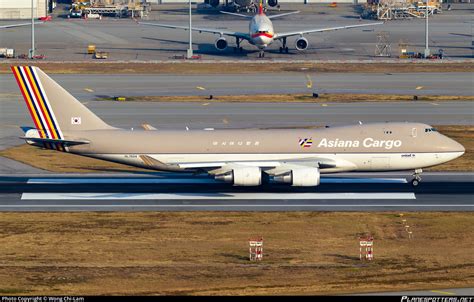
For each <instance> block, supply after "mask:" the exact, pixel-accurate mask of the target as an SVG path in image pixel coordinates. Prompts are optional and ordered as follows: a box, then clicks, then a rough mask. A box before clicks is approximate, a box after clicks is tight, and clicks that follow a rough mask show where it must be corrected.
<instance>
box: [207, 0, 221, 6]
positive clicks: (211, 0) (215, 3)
mask: <svg viewBox="0 0 474 302" xmlns="http://www.w3.org/2000/svg"><path fill="white" fill-rule="evenodd" d="M209 4H210V5H211V6H212V7H217V6H218V5H219V0H209Z"/></svg>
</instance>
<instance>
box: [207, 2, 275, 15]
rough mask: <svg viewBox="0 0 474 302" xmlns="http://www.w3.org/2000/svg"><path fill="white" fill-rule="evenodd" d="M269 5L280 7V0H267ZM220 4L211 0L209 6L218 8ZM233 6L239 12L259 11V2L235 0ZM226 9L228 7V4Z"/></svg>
mask: <svg viewBox="0 0 474 302" xmlns="http://www.w3.org/2000/svg"><path fill="white" fill-rule="evenodd" d="M266 3H267V5H269V6H271V7H275V6H277V5H278V0H267V1H266ZM219 4H220V0H209V5H211V6H212V7H217V6H219ZM232 5H233V6H234V7H235V8H236V10H237V12H239V11H242V10H247V12H250V11H253V12H256V11H257V7H258V5H259V4H258V1H257V0H233V1H232ZM226 7H228V5H227V2H226Z"/></svg>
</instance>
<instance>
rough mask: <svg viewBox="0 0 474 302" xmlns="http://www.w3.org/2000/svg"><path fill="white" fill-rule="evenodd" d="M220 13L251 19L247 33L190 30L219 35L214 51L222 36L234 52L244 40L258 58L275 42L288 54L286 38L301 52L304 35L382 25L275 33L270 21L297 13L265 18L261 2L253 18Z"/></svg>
mask: <svg viewBox="0 0 474 302" xmlns="http://www.w3.org/2000/svg"><path fill="white" fill-rule="evenodd" d="M221 13H224V14H228V15H233V16H239V17H244V18H247V19H251V20H250V25H249V32H248V33H242V32H235V31H227V30H221V29H210V28H200V27H191V29H192V30H194V31H198V32H200V33H201V32H205V33H212V34H217V35H220V37H219V38H218V39H217V40H216V42H215V44H214V45H215V47H216V49H218V50H221V51H222V50H225V49H226V48H227V45H228V43H227V40H226V39H225V38H224V36H231V37H235V43H236V44H237V47H236V48H235V50H236V51H237V50H239V51H242V47H240V42H241V41H243V40H246V41H248V42H249V43H250V44H252V45H255V46H257V47H258V49H260V53H259V58H262V57H264V55H265V53H264V50H265V48H267V47H268V46H269V45H270V44H271V43H272V42H273V41H275V40H280V41H281V42H282V47H280V52H283V51H284V52H286V53H288V47H287V46H286V39H287V38H288V37H292V36H299V37H298V39H297V40H296V42H295V47H296V49H297V50H300V51H301V50H305V49H307V48H308V45H309V43H308V40H307V39H306V38H304V37H303V35H305V34H309V33H316V32H325V31H331V30H339V29H348V28H356V27H364V26H373V25H380V24H383V22H376V23H365V24H357V25H347V26H337V27H328V28H318V29H306V30H300V31H292V32H283V33H275V31H274V30H273V23H272V21H271V19H275V18H278V17H283V16H287V15H291V14H297V13H299V11H294V12H289V13H283V14H278V15H273V16H267V15H265V13H264V12H263V5H262V2H260V5H259V9H258V14H256V15H255V16H253V17H252V16H247V15H242V14H236V13H229V12H223V11H221ZM138 23H139V24H142V25H149V26H158V27H165V28H175V29H176V28H177V29H184V30H189V26H178V25H169V24H158V23H145V22H138Z"/></svg>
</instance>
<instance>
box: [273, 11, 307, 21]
mask: <svg viewBox="0 0 474 302" xmlns="http://www.w3.org/2000/svg"><path fill="white" fill-rule="evenodd" d="M299 13H300V11H299V10H297V11H294V12H289V13H283V14H278V15H271V16H268V15H267V17H268V19H275V18H280V17H283V16H288V15H293V14H299Z"/></svg>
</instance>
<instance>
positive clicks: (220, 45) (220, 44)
mask: <svg viewBox="0 0 474 302" xmlns="http://www.w3.org/2000/svg"><path fill="white" fill-rule="evenodd" d="M214 45H215V46H216V49H217V50H221V51H222V50H225V49H226V48H227V40H226V39H225V38H222V37H221V38H219V39H217V40H216V42H215V43H214Z"/></svg>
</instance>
